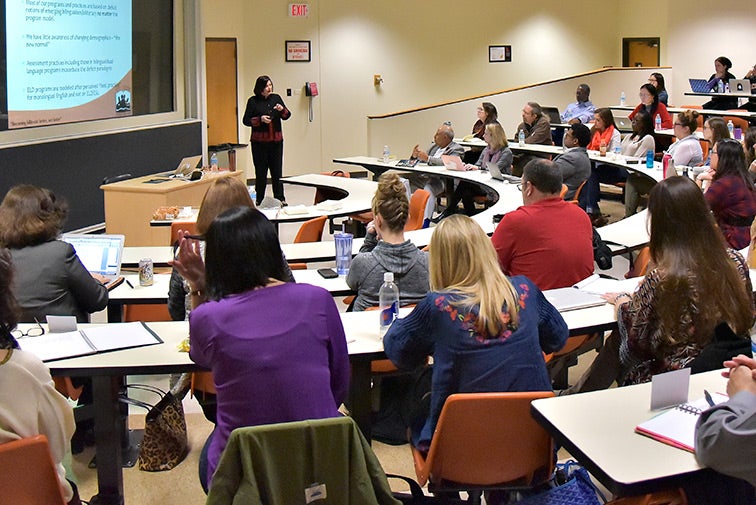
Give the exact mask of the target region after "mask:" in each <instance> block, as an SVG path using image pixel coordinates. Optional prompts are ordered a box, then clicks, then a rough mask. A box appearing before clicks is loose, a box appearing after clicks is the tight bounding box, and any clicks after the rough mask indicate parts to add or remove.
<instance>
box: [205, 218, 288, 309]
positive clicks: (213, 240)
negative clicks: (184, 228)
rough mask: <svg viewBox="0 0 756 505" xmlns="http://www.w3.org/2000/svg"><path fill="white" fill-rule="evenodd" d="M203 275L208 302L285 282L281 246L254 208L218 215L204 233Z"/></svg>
mask: <svg viewBox="0 0 756 505" xmlns="http://www.w3.org/2000/svg"><path fill="white" fill-rule="evenodd" d="M205 241H206V249H205V276H206V282H207V294H208V298H209V299H211V300H220V299H221V298H224V297H226V296H229V295H234V294H237V293H243V292H245V291H249V290H252V289H255V288H259V287H263V286H265V285H266V284H267V283H268V280H269V279H270V278H274V279H279V280H283V279H286V274H285V272H284V267H283V260H282V256H281V244H280V243H279V242H278V236H277V235H276V230H275V228H274V227H273V225H272V224H271V223H270V221H268V219H267V218H266V217H265V216H264V215H263V214H262V213H261V212H260V211H259V210H257V209H253V208H251V207H234V208H232V209H228V210H227V211H225V212H223V213H222V214H221V215H219V216H218V217H217V218H215V220H214V221H213V222H212V223H211V224H210V228H209V229H208V230H207V233H206V234H205Z"/></svg>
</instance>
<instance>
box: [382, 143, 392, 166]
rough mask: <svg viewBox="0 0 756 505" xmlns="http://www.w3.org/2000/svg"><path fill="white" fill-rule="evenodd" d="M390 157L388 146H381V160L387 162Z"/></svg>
mask: <svg viewBox="0 0 756 505" xmlns="http://www.w3.org/2000/svg"><path fill="white" fill-rule="evenodd" d="M390 157H391V150H390V149H389V146H383V162H384V163H388V162H389V158H390Z"/></svg>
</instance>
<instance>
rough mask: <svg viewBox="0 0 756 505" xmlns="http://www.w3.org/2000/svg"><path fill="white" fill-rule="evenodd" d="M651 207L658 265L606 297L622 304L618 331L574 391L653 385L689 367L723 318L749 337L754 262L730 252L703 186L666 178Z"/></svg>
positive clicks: (653, 254) (618, 306) (651, 198)
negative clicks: (632, 286) (629, 287)
mask: <svg viewBox="0 0 756 505" xmlns="http://www.w3.org/2000/svg"><path fill="white" fill-rule="evenodd" d="M648 211H649V221H650V236H651V239H650V249H651V259H652V261H653V264H654V265H655V266H654V268H653V269H652V270H651V271H650V272H649V273H648V274H647V275H646V277H645V278H644V279H643V281H642V282H641V284H640V286H639V288H638V291H636V292H635V293H634V294H633V295H630V294H627V293H621V294H616V293H608V294H606V295H605V298H606V299H607V300H609V301H610V302H613V303H614V305H615V307H616V309H617V321H618V330H616V331H614V332H612V334H611V336H610V337H609V338H608V339H607V340H606V342H605V344H604V347H603V348H602V349H601V352H600V353H599V355H598V356H597V357H596V359H595V360H594V362H593V364H592V365H591V367H590V369H589V370H588V371H587V372H586V373H585V374H584V375H583V377H581V379H580V381H579V382H578V383H577V384H576V385H575V386H573V387H572V388H570V389H569V390H568V392H571V393H572V392H584V391H595V390H598V389H605V388H607V387H609V386H610V385H611V384H612V382H614V381H616V382H617V384H618V385H620V386H622V385H627V384H637V383H641V382H647V381H649V380H651V377H652V376H653V375H656V374H658V373H662V372H668V371H671V370H677V369H680V368H685V367H687V366H689V365H690V363H691V362H692V361H693V360H694V359H695V358H696V357H697V356H698V354H699V353H700V352H701V350H702V349H703V348H704V347H705V346H706V345H707V344H708V343H709V341H710V340H711V338H712V336H713V335H714V328H715V327H716V326H717V325H719V324H720V323H722V322H725V323H727V324H728V325H729V326H730V328H731V329H732V331H733V332H734V333H735V334H736V335H738V336H740V337H743V338H745V339H747V338H749V337H748V335H749V330H750V328H751V324H752V323H753V297H752V294H751V293H752V289H751V282H750V280H749V276H748V266H747V265H746V263H745V260H744V259H743V257H742V256H741V255H740V254H739V253H738V252H736V251H734V250H732V249H727V244H726V243H725V241H724V238H723V236H722V234H721V233H720V232H719V230H718V229H717V226H716V223H715V222H714V217H713V216H712V214H711V212H709V208H708V206H707V205H706V202H705V200H704V198H703V195H702V194H701V190H700V189H699V188H698V186H696V184H695V183H694V182H693V181H691V180H690V179H688V178H687V177H671V178H669V179H665V180H664V181H662V182H660V183H659V184H657V185H656V186H655V187H654V189H653V190H651V194H650V195H649V202H648Z"/></svg>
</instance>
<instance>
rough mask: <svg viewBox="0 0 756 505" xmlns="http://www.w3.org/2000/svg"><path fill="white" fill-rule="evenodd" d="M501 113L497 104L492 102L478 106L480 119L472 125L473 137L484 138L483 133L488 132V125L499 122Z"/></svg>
mask: <svg viewBox="0 0 756 505" xmlns="http://www.w3.org/2000/svg"><path fill="white" fill-rule="evenodd" d="M498 118H499V113H498V112H497V111H496V106H495V105H494V104H492V103H491V102H483V103H482V104H480V107H478V120H477V121H475V124H474V125H473V127H472V134H473V137H476V138H479V139H481V140H482V139H483V134H484V133H485V132H486V126H488V125H490V124H499V119H498Z"/></svg>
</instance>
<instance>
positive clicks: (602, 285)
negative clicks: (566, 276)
mask: <svg viewBox="0 0 756 505" xmlns="http://www.w3.org/2000/svg"><path fill="white" fill-rule="evenodd" d="M642 280H643V277H632V278H630V279H622V280H617V279H606V278H604V277H601V276H599V275H598V274H593V275H591V276H590V277H588V278H586V279H583V280H582V281H580V282H578V283H577V284H575V285H574V286H572V287H573V288H578V289H579V290H581V291H585V292H586V293H593V294H596V295H603V294H606V293H635V291H636V290H637V289H638V286H639V285H640V282H641V281H642Z"/></svg>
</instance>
